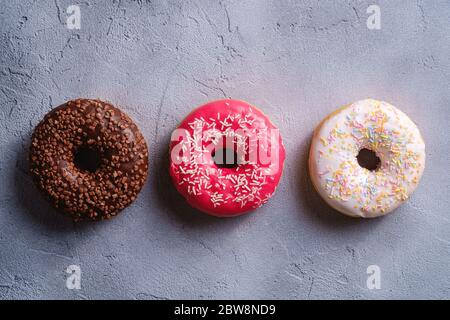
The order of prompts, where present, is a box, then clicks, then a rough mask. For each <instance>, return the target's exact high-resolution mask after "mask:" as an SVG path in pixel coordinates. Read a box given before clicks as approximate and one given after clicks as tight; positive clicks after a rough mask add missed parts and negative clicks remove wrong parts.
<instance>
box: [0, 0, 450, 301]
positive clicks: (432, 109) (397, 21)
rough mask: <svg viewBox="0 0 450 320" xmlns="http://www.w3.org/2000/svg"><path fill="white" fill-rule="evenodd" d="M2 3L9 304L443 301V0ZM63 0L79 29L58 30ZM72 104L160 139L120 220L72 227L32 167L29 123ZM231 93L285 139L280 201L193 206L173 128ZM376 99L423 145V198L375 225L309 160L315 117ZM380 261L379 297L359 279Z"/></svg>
mask: <svg viewBox="0 0 450 320" xmlns="http://www.w3.org/2000/svg"><path fill="white" fill-rule="evenodd" d="M0 3H1V5H0V28H1V29H0V30H1V32H0V37H1V38H0V120H1V121H0V122H1V123H0V133H1V135H0V145H1V152H0V177H1V183H0V298H2V299H13V298H25V299H36V298H51V299H55V298H56V299H59V298H69V299H72V298H74V299H83V298H85V299H88V298H102V299H103V298H125V299H154V298H162V299H164V298H226V299H227V298H236V299H241V298H256V299H259V298H276V299H278V298H287V299H297V298H311V299H316V298H350V299H354V298H364V299H372V298H373V299H378V298H450V277H449V276H450V268H449V264H450V255H449V252H450V232H449V231H450V216H449V206H450V203H449V191H450V182H449V181H450V179H449V178H450V174H449V163H450V162H449V160H450V144H449V137H448V133H449V127H448V126H449V123H450V116H449V115H450V112H449V107H450V91H449V88H450V2H449V1H444V0H429V1H425V0H424V1H414V0H408V1H387V0H385V1H318V0H315V1H314V0H310V1H293V0H292V1H285V0H283V1H280V0H273V1H269V0H261V1H260V0H253V1H240V0H239V1H238V0H225V1H221V2H216V1H206V0H205V1H203V0H197V1H181V0H180V1H149V2H147V1H133V2H132V1H125V0H123V1H114V2H111V1H92V0H88V1H79V2H77V1H75V0H71V1H66V0H55V1H53V0H52V1H30V0H26V1H22V0H20V1H19V0H17V1H6V0H1V1H0ZM373 3H376V4H378V5H379V6H380V8H381V19H382V20H381V27H382V28H381V30H377V31H371V30H369V29H368V28H367V27H366V19H367V17H368V16H369V15H368V14H367V13H366V9H367V7H368V6H369V5H370V4H373ZM70 4H79V6H80V8H81V29H80V30H68V29H67V28H66V25H65V23H66V17H67V14H66V8H67V7H68V6H69V5H70ZM77 97H98V98H101V99H105V100H109V101H111V102H112V103H114V104H116V105H118V106H121V107H122V108H123V110H125V111H126V112H127V113H128V114H129V115H130V116H131V117H132V118H133V119H134V120H135V121H136V122H137V123H138V125H139V126H140V128H141V130H142V131H143V133H144V135H145V137H146V139H147V141H148V143H149V147H150V150H151V151H150V152H151V154H150V155H151V157H150V174H149V179H148V183H147V184H146V186H145V187H144V189H143V190H142V193H141V194H140V196H139V198H138V200H137V201H136V202H135V203H134V204H133V205H131V206H130V207H129V208H128V209H126V210H125V211H124V212H123V213H122V214H121V215H120V216H118V217H117V218H115V219H113V220H111V221H107V222H101V223H95V224H94V223H83V224H78V225H77V224H73V223H72V222H71V221H69V220H67V219H66V218H65V217H62V216H60V215H59V214H58V213H56V212H55V210H53V209H52V208H51V207H50V206H49V205H48V204H47V203H46V202H45V201H44V200H43V199H42V197H41V196H40V195H39V194H38V193H37V191H36V189H35V187H34V186H33V185H32V183H31V180H30V177H29V175H28V173H27V161H26V155H27V149H28V144H29V140H30V135H31V132H32V130H33V128H34V126H35V125H36V124H37V123H38V121H39V120H40V119H41V118H42V117H43V116H44V114H45V113H46V112H48V111H49V110H50V109H51V108H52V107H55V106H57V105H59V104H61V103H63V102H64V101H65V100H67V99H72V98H77ZM223 97H233V98H238V99H244V100H248V101H249V102H251V103H253V104H255V105H257V106H259V107H260V108H261V109H262V110H264V111H265V112H266V114H268V115H269V116H270V117H271V118H272V119H273V121H274V123H276V124H277V125H278V126H279V128H280V129H281V133H282V135H283V139H284V142H285V145H286V149H287V160H286V164H285V165H286V170H285V173H284V176H283V179H282V181H281V184H280V186H279V189H278V192H277V193H276V195H275V196H274V197H273V198H272V200H271V201H270V202H269V203H268V204H267V205H266V206H264V207H263V208H261V209H259V210H257V211H256V212H254V213H253V214H250V215H247V216H243V217H240V218H234V219H226V220H220V219H217V218H212V217H208V216H206V215H203V214H201V213H199V212H197V211H195V210H193V209H190V208H189V207H188V206H187V205H186V204H185V203H184V201H183V200H182V199H181V198H180V197H179V196H178V195H177V194H176V192H175V191H174V189H173V188H172V186H171V183H170V181H169V179H168V174H167V146H168V141H169V135H170V133H171V131H172V130H173V129H174V128H175V127H176V125H177V123H178V122H179V121H180V120H182V119H183V117H184V116H185V115H186V114H187V113H188V112H189V111H190V110H191V109H192V108H193V107H195V106H197V105H200V104H203V103H205V102H207V101H208V100H212V99H217V98H223ZM366 97H373V98H378V99H384V100H386V101H389V102H391V103H393V104H394V105H396V106H398V107H399V108H400V109H402V110H403V111H405V112H406V113H407V114H408V115H410V117H411V118H412V119H413V120H414V121H415V122H416V123H417V124H418V126H419V128H420V129H421V132H422V134H423V136H424V138H425V141H426V143H427V168H426V170H425V173H424V176H423V179H422V181H421V184H420V186H419V188H418V190H417V191H416V193H415V194H414V195H413V196H412V198H411V199H410V201H409V202H407V203H406V204H405V205H403V206H402V207H401V208H400V209H398V210H397V211H396V212H395V213H394V214H392V215H389V216H387V217H385V218H381V219H376V220H370V221H367V220H365V221H362V220H353V219H350V218H347V217H345V216H342V215H340V214H339V213H337V212H336V211H334V210H332V209H330V208H329V207H328V206H327V205H326V204H325V203H324V202H323V201H322V200H321V199H320V198H319V196H318V195H317V194H316V192H314V190H313V188H312V186H311V183H310V181H309V178H308V175H307V170H306V157H307V151H308V145H309V142H310V138H311V133H312V130H313V128H314V126H315V125H316V124H317V123H318V122H319V121H320V120H321V119H322V118H323V117H324V116H326V115H327V114H328V113H330V112H331V111H333V110H334V109H335V108H337V107H339V106H341V105H343V104H345V103H348V102H352V101H355V100H358V99H363V98H366ZM71 264H76V265H79V266H80V267H81V270H82V282H81V284H82V289H81V290H78V291H77V290H68V289H66V286H65V279H66V277H67V274H66V273H65V270H66V268H67V266H69V265H71ZM372 264H376V265H378V266H380V268H381V286H382V287H381V289H380V290H368V289H367V288H366V279H367V275H366V268H367V267H368V266H369V265H372Z"/></svg>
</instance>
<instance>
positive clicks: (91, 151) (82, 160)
mask: <svg viewBox="0 0 450 320" xmlns="http://www.w3.org/2000/svg"><path fill="white" fill-rule="evenodd" d="M73 162H74V164H75V166H76V167H77V168H78V169H79V170H82V171H87V172H91V173H93V172H95V171H97V169H98V168H99V167H100V164H101V162H102V158H101V155H100V152H99V151H98V150H97V149H95V148H92V147H87V146H81V147H79V148H78V149H77V150H76V151H75V154H74V159H73Z"/></svg>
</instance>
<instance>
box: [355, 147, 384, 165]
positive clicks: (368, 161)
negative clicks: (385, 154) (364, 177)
mask: <svg viewBox="0 0 450 320" xmlns="http://www.w3.org/2000/svg"><path fill="white" fill-rule="evenodd" d="M356 159H357V160H358V164H359V165H360V166H361V167H362V168H365V169H367V170H369V171H375V170H377V169H378V168H379V167H380V164H381V160H380V158H379V157H378V156H377V154H376V152H375V151H373V150H370V149H367V148H363V149H361V150H359V153H358V155H357V156H356Z"/></svg>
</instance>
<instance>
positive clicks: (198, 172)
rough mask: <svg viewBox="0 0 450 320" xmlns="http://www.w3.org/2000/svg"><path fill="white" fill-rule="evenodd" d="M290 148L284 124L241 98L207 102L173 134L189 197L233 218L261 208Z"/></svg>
mask: <svg viewBox="0 0 450 320" xmlns="http://www.w3.org/2000/svg"><path fill="white" fill-rule="evenodd" d="M284 159H285V150H284V146H283V142H282V139H281V136H280V134H279V131H278V129H277V128H276V127H275V126H274V125H273V124H272V122H271V121H270V120H269V118H267V117H266V116H265V115H264V114H263V113H262V112H261V111H260V110H259V109H257V108H255V107H253V106H251V105H249V104H248V103H246V102H243V101H238V100H219V101H213V102H210V103H207V104H205V105H203V106H201V107H199V108H197V109H195V110H194V111H193V112H191V113H190V114H189V115H188V116H187V117H186V118H185V119H184V120H183V121H182V122H181V124H180V125H179V127H178V129H176V130H175V131H174V133H173V134H172V139H171V143H170V167H169V171H170V176H171V177H172V181H173V183H174V185H175V187H176V189H177V190H178V192H180V193H181V195H183V197H184V198H186V200H187V202H188V203H189V204H190V205H191V206H193V207H194V208H197V209H199V210H201V211H203V212H205V213H208V214H211V215H214V216H218V217H232V216H237V215H241V214H244V213H247V212H249V211H251V210H254V209H256V208H259V207H260V206H262V205H263V204H264V203H266V202H267V200H268V199H269V198H270V197H271V196H272V195H273V193H274V192H275V189H276V187H277V185H278V182H279V181H280V178H281V175H282V172H283V164H284Z"/></svg>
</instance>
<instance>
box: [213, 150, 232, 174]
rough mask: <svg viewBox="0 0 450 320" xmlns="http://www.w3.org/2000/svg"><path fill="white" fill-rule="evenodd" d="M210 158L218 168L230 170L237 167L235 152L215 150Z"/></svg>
mask: <svg viewBox="0 0 450 320" xmlns="http://www.w3.org/2000/svg"><path fill="white" fill-rule="evenodd" d="M211 156H212V158H213V161H214V163H215V164H216V166H217V167H219V168H229V169H232V168H236V167H237V166H238V165H239V162H238V155H237V152H236V151H234V150H232V149H229V148H222V149H216V150H214V151H213V152H212V153H211Z"/></svg>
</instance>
